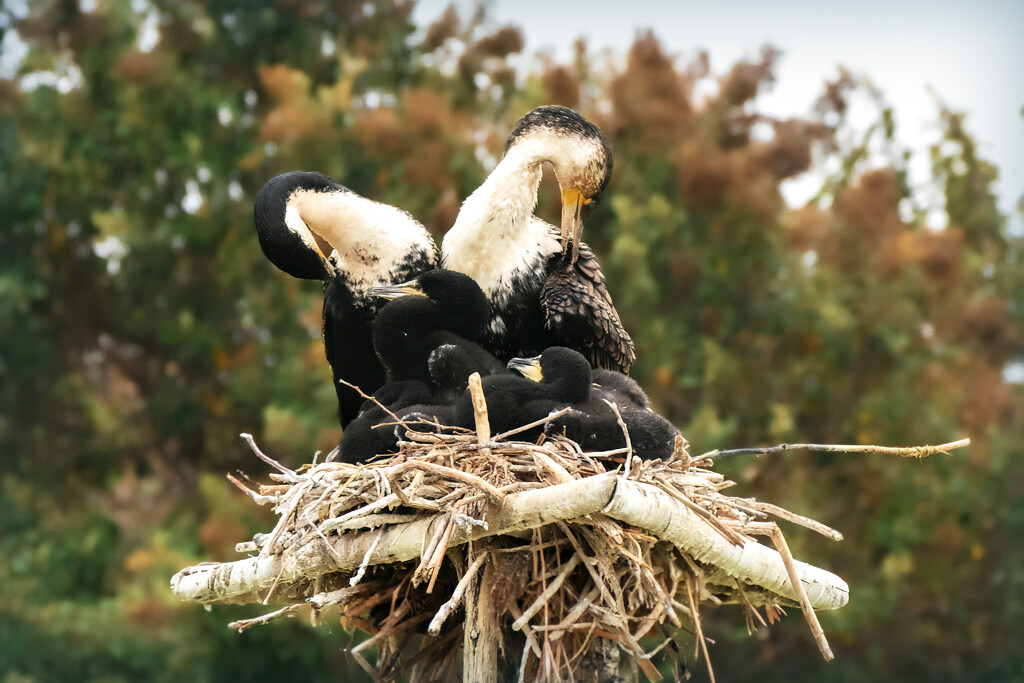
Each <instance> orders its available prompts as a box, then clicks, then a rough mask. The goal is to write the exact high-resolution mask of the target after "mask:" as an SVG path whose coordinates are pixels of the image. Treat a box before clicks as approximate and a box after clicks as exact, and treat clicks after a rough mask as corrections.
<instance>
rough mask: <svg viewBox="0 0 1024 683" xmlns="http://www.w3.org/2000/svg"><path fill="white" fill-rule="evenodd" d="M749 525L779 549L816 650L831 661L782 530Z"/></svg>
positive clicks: (772, 525) (771, 524)
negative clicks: (815, 644) (816, 647)
mask: <svg viewBox="0 0 1024 683" xmlns="http://www.w3.org/2000/svg"><path fill="white" fill-rule="evenodd" d="M749 526H751V527H754V529H752V531H753V532H754V533H761V534H763V535H765V536H767V537H768V538H770V539H771V541H772V544H773V545H774V546H775V549H776V550H778V551H779V555H781V556H782V562H783V563H784V564H785V565H786V572H788V574H789V581H790V583H792V584H793V591H794V592H795V593H796V595H797V598H799V602H800V609H801V610H803V613H804V619H806V620H807V626H808V627H810V629H811V635H813V636H814V642H815V643H817V645H818V650H820V651H821V656H822V657H824V658H825V661H826V662H831V661H832V660H833V659H835V655H834V654H832V648H830V647H829V645H828V640H827V639H826V638H825V631H824V630H822V628H821V623H820V622H819V621H818V615H817V614H815V612H814V608H813V607H811V601H810V599H809V598H808V597H807V591H805V590H804V585H803V582H802V581H800V575H799V574H798V573H797V569H796V562H795V561H794V560H793V553H791V552H790V550H789V544H788V543H786V537H785V536H783V535H782V530H781V529H779V527H778V525H776V524H775V523H774V522H758V523H755V524H751V525H749Z"/></svg>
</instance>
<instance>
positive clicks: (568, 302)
mask: <svg viewBox="0 0 1024 683" xmlns="http://www.w3.org/2000/svg"><path fill="white" fill-rule="evenodd" d="M570 253H571V252H567V253H566V254H565V255H561V254H558V255H556V256H554V257H553V259H552V263H551V267H550V269H549V274H548V278H547V280H546V281H545V282H544V287H543V289H542V290H541V295H540V299H541V307H542V308H543V309H544V322H545V326H546V327H547V328H548V331H549V332H550V333H551V334H552V336H554V337H555V338H556V339H557V340H558V343H560V344H563V345H565V346H569V347H571V348H574V349H576V350H578V351H580V352H581V353H583V354H584V355H586V356H588V357H589V360H590V362H591V363H592V364H594V365H596V366H597V367H601V368H608V369H611V370H619V371H621V372H628V371H629V367H630V366H631V365H632V364H633V361H635V360H636V348H635V347H634V346H633V340H632V339H630V337H629V334H628V333H627V332H626V330H625V329H624V328H623V327H622V322H621V321H620V320H619V314H618V312H616V310H615V305H614V304H613V303H612V297H611V295H610V294H609V293H608V288H607V287H606V286H605V279H604V273H602V272H601V266H600V264H599V263H598V262H597V257H596V256H594V252H593V251H592V250H591V249H590V247H589V246H588V245H587V244H585V243H582V242H581V243H580V248H579V255H578V256H577V258H576V261H575V263H573V262H571V261H572V259H571V256H570Z"/></svg>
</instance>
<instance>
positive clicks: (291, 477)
mask: <svg viewBox="0 0 1024 683" xmlns="http://www.w3.org/2000/svg"><path fill="white" fill-rule="evenodd" d="M239 436H240V437H242V438H243V439H245V441H246V443H248V444H249V448H251V449H252V452H253V453H255V454H256V457H257V458H259V459H260V460H262V461H263V462H265V463H267V464H268V465H270V466H271V467H274V468H276V469H277V470H279V471H280V472H281V473H282V474H284V475H285V477H286V479H287V480H288V481H289V483H293V484H296V483H298V482H300V481H302V480H303V478H302V477H300V476H299V475H297V474H295V472H294V471H293V470H290V469H288V468H287V467H285V466H284V465H282V464H281V463H279V462H278V461H276V460H274V459H273V458H271V457H270V456H269V455H267V454H266V453H264V452H263V451H261V450H260V449H259V446H257V445H256V440H255V439H253V438H252V434H246V433H245V432H242V433H241V434H239Z"/></svg>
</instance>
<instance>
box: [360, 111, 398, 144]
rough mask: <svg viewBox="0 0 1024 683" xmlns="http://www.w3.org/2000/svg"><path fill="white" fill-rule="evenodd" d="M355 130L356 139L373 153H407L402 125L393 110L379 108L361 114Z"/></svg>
mask: <svg viewBox="0 0 1024 683" xmlns="http://www.w3.org/2000/svg"><path fill="white" fill-rule="evenodd" d="M353 129H354V131H355V137H356V139H358V140H359V141H360V142H361V143H362V144H363V146H364V147H366V149H367V150H369V151H371V152H375V153H378V154H388V155H398V154H402V153H404V152H405V149H406V147H405V141H404V139H403V136H402V124H401V122H400V121H399V120H398V114H397V113H396V112H395V111H394V110H393V109H383V108H378V109H370V110H368V111H362V112H359V114H358V115H357V116H356V120H355V123H354V124H353Z"/></svg>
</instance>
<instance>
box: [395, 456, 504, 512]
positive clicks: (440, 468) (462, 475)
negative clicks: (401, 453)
mask: <svg viewBox="0 0 1024 683" xmlns="http://www.w3.org/2000/svg"><path fill="white" fill-rule="evenodd" d="M411 469H421V470H428V471H430V472H433V473H435V474H440V475H441V476H444V477H450V478H452V479H457V480H459V481H462V482H465V483H467V484H470V485H472V486H475V487H477V488H478V489H480V490H482V491H483V492H484V493H485V494H487V497H488V498H489V499H490V500H491V502H493V503H497V502H499V501H501V500H503V499H504V498H505V494H504V493H502V492H501V491H499V490H498V489H497V488H495V487H494V485H492V484H489V483H488V482H487V481H486V480H484V479H482V478H480V477H478V476H476V475H475V474H472V473H470V472H463V471H462V470H456V469H452V468H451V467H445V466H444V465H438V464H435V463H432V462H426V461H425V460H407V461H406V462H404V463H402V464H401V465H398V466H397V467H395V468H394V469H393V470H391V473H392V474H398V473H400V472H404V471H405V470H411Z"/></svg>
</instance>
